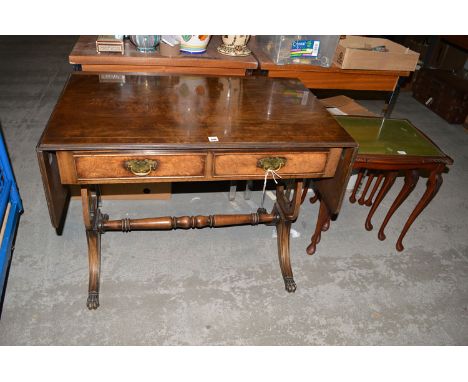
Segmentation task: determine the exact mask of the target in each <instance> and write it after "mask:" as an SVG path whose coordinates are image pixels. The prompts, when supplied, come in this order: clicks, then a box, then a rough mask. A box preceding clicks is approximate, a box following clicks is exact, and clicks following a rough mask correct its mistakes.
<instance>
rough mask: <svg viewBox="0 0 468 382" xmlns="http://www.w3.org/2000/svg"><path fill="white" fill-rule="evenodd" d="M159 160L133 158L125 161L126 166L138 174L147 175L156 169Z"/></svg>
mask: <svg viewBox="0 0 468 382" xmlns="http://www.w3.org/2000/svg"><path fill="white" fill-rule="evenodd" d="M157 166H158V161H155V160H151V159H131V160H127V161H125V168H126V169H127V170H130V171H131V172H132V174H134V175H137V176H146V175H148V174H149V173H150V172H151V171H153V170H156V167H157Z"/></svg>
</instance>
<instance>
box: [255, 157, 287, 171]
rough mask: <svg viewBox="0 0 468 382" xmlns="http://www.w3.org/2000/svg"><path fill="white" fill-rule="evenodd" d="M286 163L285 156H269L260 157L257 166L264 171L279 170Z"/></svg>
mask: <svg viewBox="0 0 468 382" xmlns="http://www.w3.org/2000/svg"><path fill="white" fill-rule="evenodd" d="M285 164H286V158H284V157H268V158H262V159H259V160H258V162H257V167H260V168H261V169H263V170H264V171H268V170H271V171H278V170H279V169H280V168H281V167H283V166H284V165H285Z"/></svg>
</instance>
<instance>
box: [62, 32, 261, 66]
mask: <svg viewBox="0 0 468 382" xmlns="http://www.w3.org/2000/svg"><path fill="white" fill-rule="evenodd" d="M97 37H98V36H81V37H80V38H79V39H78V41H77V43H76V44H75V46H74V47H73V50H72V52H71V53H70V55H69V62H70V64H81V65H130V66H190V67H200V66H202V67H206V68H238V69H256V68H257V66H258V63H257V60H256V59H255V57H253V56H252V55H250V56H247V57H230V56H226V55H223V54H221V53H218V51H217V50H216V48H217V47H218V46H219V45H220V44H221V39H220V36H212V37H211V40H210V43H209V44H208V47H207V51H206V53H203V54H184V53H182V54H181V55H180V56H178V57H164V56H161V54H160V53H159V50H157V51H156V52H152V53H142V52H138V51H137V50H136V48H135V45H133V44H132V43H131V41H130V40H128V39H125V40H124V45H125V53H124V54H123V55H122V54H120V53H106V52H103V53H97V52H96V39H97Z"/></svg>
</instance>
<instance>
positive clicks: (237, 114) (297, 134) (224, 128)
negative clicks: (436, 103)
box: [39, 72, 356, 150]
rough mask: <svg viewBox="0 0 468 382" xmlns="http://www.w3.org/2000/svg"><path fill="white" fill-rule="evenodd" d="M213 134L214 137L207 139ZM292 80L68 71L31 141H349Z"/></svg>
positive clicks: (62, 146)
mask: <svg viewBox="0 0 468 382" xmlns="http://www.w3.org/2000/svg"><path fill="white" fill-rule="evenodd" d="M209 137H217V138H218V140H219V141H218V142H210V141H209V139H208V138H209ZM355 146H356V143H355V141H354V140H353V139H352V138H351V137H350V135H349V134H348V133H347V132H346V131H345V130H344V129H343V128H342V127H341V126H340V125H339V124H338V123H337V122H336V120H335V119H334V118H333V117H332V116H331V115H330V114H329V113H328V112H327V110H326V109H325V108H324V107H323V106H322V104H321V103H320V102H319V101H318V100H317V99H316V97H315V96H314V95H313V94H312V93H310V91H309V90H308V89H306V88H305V87H304V86H303V85H302V84H301V83H300V81H298V80H295V79H278V78H267V77H201V76H152V75H138V76H137V75H126V76H125V83H112V82H100V76H99V75H96V74H87V73H84V72H75V73H72V74H71V76H70V78H69V81H68V83H67V85H66V87H65V89H64V91H63V93H62V95H61V97H60V99H59V101H58V103H57V105H56V107H55V109H54V111H53V113H52V116H51V118H50V120H49V122H48V125H47V127H46V130H45V132H44V134H43V136H42V138H41V141H40V144H39V148H40V149H42V150H75V149H78V150H86V149H90V150H92V149H96V148H99V149H133V148H134V149H163V150H164V149H178V150H180V149H182V150H183V149H249V148H255V149H260V150H262V149H276V150H278V149H280V150H291V149H296V150H297V149H300V148H306V149H307V148H312V147H355Z"/></svg>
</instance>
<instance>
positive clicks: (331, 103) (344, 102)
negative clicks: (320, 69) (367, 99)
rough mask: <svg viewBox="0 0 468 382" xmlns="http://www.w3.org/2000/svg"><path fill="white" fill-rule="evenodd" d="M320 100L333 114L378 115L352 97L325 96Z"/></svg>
mask: <svg viewBox="0 0 468 382" xmlns="http://www.w3.org/2000/svg"><path fill="white" fill-rule="evenodd" d="M320 102H321V103H322V104H323V106H325V107H326V108H327V110H328V111H329V113H330V114H332V115H359V116H367V117H376V115H375V114H374V113H372V112H370V111H369V110H367V109H366V108H365V107H364V106H362V105H360V104H359V103H357V102H356V101H355V100H353V99H352V98H349V97H346V96H343V95H340V96H336V97H330V98H324V99H321V100H320Z"/></svg>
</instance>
